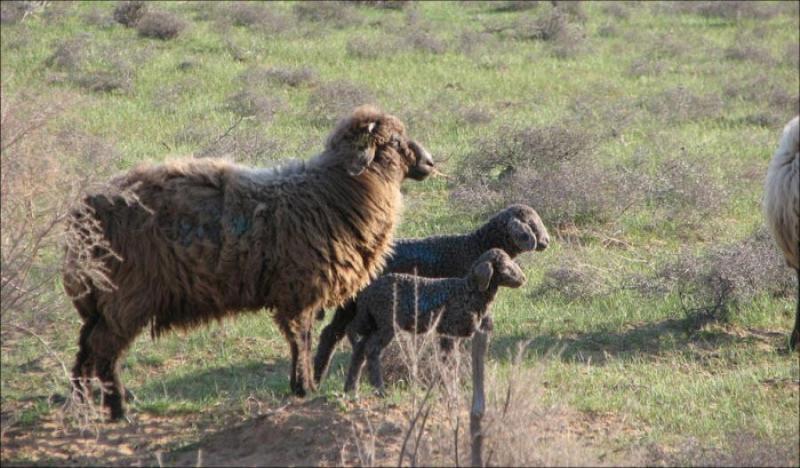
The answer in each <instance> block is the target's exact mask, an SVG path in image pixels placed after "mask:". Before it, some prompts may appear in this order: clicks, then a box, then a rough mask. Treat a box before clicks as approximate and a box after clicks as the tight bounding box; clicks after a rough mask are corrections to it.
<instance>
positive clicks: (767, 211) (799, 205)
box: [764, 117, 800, 349]
mask: <svg viewBox="0 0 800 468" xmlns="http://www.w3.org/2000/svg"><path fill="white" fill-rule="evenodd" d="M798 121H800V117H795V118H794V119H792V120H791V121H790V122H789V123H788V124H787V125H786V127H785V128H784V129H783V136H782V137H781V141H780V143H779V144H778V150H777V151H775V154H774V155H773V156H772V161H770V163H769V169H767V180H766V183H765V185H764V215H765V217H766V219H767V225H768V226H769V229H770V231H771V232H772V236H773V237H774V238H775V243H776V244H778V247H779V248H780V249H781V251H783V255H784V257H785V258H786V263H787V264H788V265H789V266H790V267H792V268H794V269H795V271H796V272H797V282H798V291H797V312H796V314H795V319H794V330H792V337H791V339H790V341H789V346H790V347H791V349H796V348H797V344H798V342H800V123H798Z"/></svg>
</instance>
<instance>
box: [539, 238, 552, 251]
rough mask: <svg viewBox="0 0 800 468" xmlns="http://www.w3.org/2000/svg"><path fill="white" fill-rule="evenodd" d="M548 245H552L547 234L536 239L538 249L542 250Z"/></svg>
mask: <svg viewBox="0 0 800 468" xmlns="http://www.w3.org/2000/svg"><path fill="white" fill-rule="evenodd" d="M548 245H550V237H549V236H547V235H544V236H539V238H537V239H536V250H538V251H542V250H544V249H546V248H547V246H548Z"/></svg>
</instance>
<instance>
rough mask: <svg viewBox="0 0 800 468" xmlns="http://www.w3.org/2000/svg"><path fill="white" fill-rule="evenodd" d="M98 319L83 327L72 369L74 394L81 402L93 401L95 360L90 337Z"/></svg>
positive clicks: (94, 318) (92, 319) (88, 320)
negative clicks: (92, 381)
mask: <svg viewBox="0 0 800 468" xmlns="http://www.w3.org/2000/svg"><path fill="white" fill-rule="evenodd" d="M97 321H98V319H97V318H96V317H92V318H89V319H87V321H86V322H85V323H84V324H83V325H82V326H81V331H80V337H79V338H78V354H77V355H76V356H75V366H74V367H73V368H72V381H71V383H72V392H73V395H75V397H76V398H78V400H79V401H86V400H90V399H91V396H92V395H91V393H92V386H91V380H90V379H91V378H92V376H93V375H92V374H93V370H94V360H93V358H92V351H91V348H90V346H89V336H90V335H91V333H92V331H93V330H94V327H95V325H97Z"/></svg>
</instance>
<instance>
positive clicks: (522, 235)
mask: <svg viewBox="0 0 800 468" xmlns="http://www.w3.org/2000/svg"><path fill="white" fill-rule="evenodd" d="M508 231H509V233H510V234H511V239H513V241H514V244H516V246H517V248H519V249H520V250H522V251H523V252H527V251H529V250H533V249H535V248H536V234H534V233H533V230H532V229H531V227H530V226H528V225H527V224H525V223H523V222H522V221H520V220H519V219H517V218H512V219H511V220H510V221H509V222H508Z"/></svg>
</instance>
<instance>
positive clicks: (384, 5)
mask: <svg viewBox="0 0 800 468" xmlns="http://www.w3.org/2000/svg"><path fill="white" fill-rule="evenodd" d="M351 3H355V4H356V5H359V6H366V7H372V8H379V9H384V10H403V9H405V8H406V7H408V6H409V5H411V2H410V1H409V0H352V1H351Z"/></svg>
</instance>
